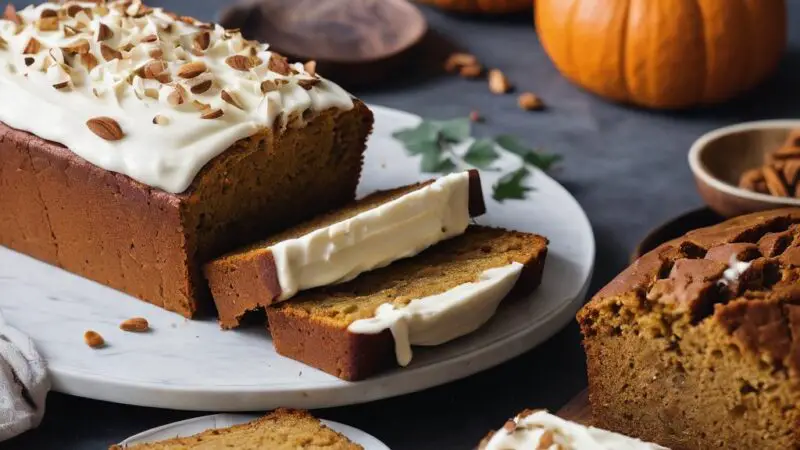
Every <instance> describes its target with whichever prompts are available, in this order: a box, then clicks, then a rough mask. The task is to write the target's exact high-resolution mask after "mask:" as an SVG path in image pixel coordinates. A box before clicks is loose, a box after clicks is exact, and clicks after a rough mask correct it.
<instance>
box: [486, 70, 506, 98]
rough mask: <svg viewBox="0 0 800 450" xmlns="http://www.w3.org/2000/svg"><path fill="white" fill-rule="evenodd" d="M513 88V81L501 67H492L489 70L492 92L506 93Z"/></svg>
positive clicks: (490, 89)
mask: <svg viewBox="0 0 800 450" xmlns="http://www.w3.org/2000/svg"><path fill="white" fill-rule="evenodd" d="M510 90H511V83H510V82H509V81H508V78H506V75H505V74H504V73H503V72H501V71H500V70H499V69H492V70H490V71H489V91H491V92H492V94H498V95H500V94H505V93H507V92H508V91H510Z"/></svg>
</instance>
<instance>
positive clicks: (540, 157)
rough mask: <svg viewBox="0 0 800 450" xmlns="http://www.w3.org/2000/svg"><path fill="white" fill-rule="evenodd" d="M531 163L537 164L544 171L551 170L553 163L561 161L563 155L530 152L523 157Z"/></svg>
mask: <svg viewBox="0 0 800 450" xmlns="http://www.w3.org/2000/svg"><path fill="white" fill-rule="evenodd" d="M522 159H524V160H525V162H527V163H528V164H530V165H533V166H536V167H538V168H540V169H542V170H544V171H547V170H550V168H551V167H553V164H555V163H557V162H559V161H561V155H551V154H547V153H537V152H534V151H531V152H528V153H526V154H525V156H523V157H522Z"/></svg>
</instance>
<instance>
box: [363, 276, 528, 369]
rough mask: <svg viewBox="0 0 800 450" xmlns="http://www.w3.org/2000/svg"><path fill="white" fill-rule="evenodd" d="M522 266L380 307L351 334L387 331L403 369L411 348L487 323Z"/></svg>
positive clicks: (458, 335) (466, 332) (514, 282)
mask: <svg viewBox="0 0 800 450" xmlns="http://www.w3.org/2000/svg"><path fill="white" fill-rule="evenodd" d="M523 267H524V266H523V265H522V264H520V263H517V262H514V263H511V264H509V265H506V266H503V267H496V268H492V269H489V270H486V271H484V272H483V273H481V274H480V276H479V277H478V279H477V280H476V281H474V282H471V283H464V284H461V285H459V286H456V287H454V288H452V289H450V290H447V291H445V292H442V293H440V294H436V295H431V296H429V297H424V298H418V299H414V300H411V301H410V302H409V303H408V304H407V305H405V306H402V307H396V306H395V305H394V304H393V303H384V304H382V305H380V306H379V307H378V308H377V310H376V311H375V316H374V317H372V318H369V319H361V320H356V321H355V322H353V323H352V324H350V326H349V327H348V328H347V329H348V330H349V331H350V332H351V333H362V334H377V333H380V332H382V331H384V330H390V331H391V333H392V336H393V337H394V342H395V354H396V356H397V363H398V364H400V365H401V366H407V365H408V364H409V363H410V362H411V358H412V356H413V353H412V350H411V346H412V345H423V346H433V345H439V344H443V343H445V342H448V341H451V340H453V339H455V338H458V337H461V336H464V335H467V334H469V333H472V332H473V331H475V330H477V329H478V328H480V327H481V325H483V324H485V323H486V322H488V321H489V319H490V318H491V317H492V316H493V315H494V313H495V311H497V306H498V305H499V304H500V302H501V301H502V300H503V298H505V297H506V296H507V295H508V293H509V292H511V289H512V288H513V287H514V285H515V284H516V282H517V280H518V279H519V275H520V273H521V272H522V268H523Z"/></svg>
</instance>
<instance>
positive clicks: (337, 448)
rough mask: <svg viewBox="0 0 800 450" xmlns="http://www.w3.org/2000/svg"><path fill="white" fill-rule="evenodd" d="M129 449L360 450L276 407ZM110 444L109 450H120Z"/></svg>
mask: <svg viewBox="0 0 800 450" xmlns="http://www.w3.org/2000/svg"><path fill="white" fill-rule="evenodd" d="M125 448H126V449H130V450H188V449H192V450H222V449H236V450H364V447H362V446H360V445H358V444H355V443H353V442H351V441H350V440H349V439H347V438H346V437H344V436H343V435H341V434H339V433H337V432H335V431H333V430H331V429H330V428H328V427H326V426H325V425H324V424H322V423H321V422H320V421H319V420H317V419H315V418H314V417H313V416H311V414H309V413H308V412H306V411H299V410H291V409H277V410H275V411H273V412H272V413H270V414H268V415H266V416H264V417H262V418H260V419H258V420H254V421H252V422H248V423H245V424H242V425H235V426H232V427H229V428H220V429H214V430H208V431H204V432H202V433H200V434H196V435H194V436H190V437H182V438H181V437H179V438H174V439H168V440H166V441H160V442H154V443H151V444H140V445H134V446H131V447H125ZM122 449H123V447H120V446H118V445H114V446H112V447H111V448H110V450H122Z"/></svg>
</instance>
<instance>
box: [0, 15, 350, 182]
mask: <svg viewBox="0 0 800 450" xmlns="http://www.w3.org/2000/svg"><path fill="white" fill-rule="evenodd" d="M0 98H2V99H3V102H2V105H0V121H2V122H4V123H5V124H7V125H8V126H11V127H14V128H17V129H20V130H25V131H28V132H30V133H33V134H35V135H38V136H39V137H42V138H44V139H47V140H50V141H54V142H58V143H60V144H63V145H64V146H66V147H68V148H69V149H70V150H71V151H72V152H74V153H76V154H77V155H79V156H81V157H82V158H84V159H86V160H87V161H89V162H90V163H92V164H94V165H97V166H99V167H101V168H103V169H106V170H110V171H114V172H118V173H122V174H124V175H127V176H129V177H131V178H133V179H135V180H137V181H139V182H141V183H144V184H146V185H149V186H152V187H156V188H160V189H163V190H165V191H168V192H172V193H179V192H183V191H184V190H186V189H187V188H188V187H189V185H190V184H191V182H192V181H193V180H194V178H195V176H196V175H197V173H198V172H199V171H200V169H201V168H202V167H203V166H204V165H205V164H206V163H208V162H209V161H210V160H211V159H213V158H214V157H215V156H217V155H219V154H220V153H222V152H223V151H225V150H226V149H228V148H229V147H230V146H231V145H233V144H234V143H235V142H236V141H238V140H240V139H243V138H247V137H249V136H252V135H254V134H256V133H257V132H259V131H260V130H263V129H265V128H269V127H271V126H272V124H273V122H274V120H275V119H276V118H277V117H288V116H290V115H291V116H292V118H293V120H301V121H302V120H303V116H304V114H303V113H304V112H307V111H310V112H318V111H322V110H325V109H328V108H339V109H349V108H352V107H353V100H352V97H351V96H350V95H349V94H348V93H347V92H345V91H344V90H343V89H342V88H340V87H339V86H337V85H336V84H334V83H331V82H330V81H327V80H324V79H322V78H320V77H318V76H317V75H316V74H313V73H309V72H308V71H306V70H305V69H304V67H303V65H302V64H289V63H287V62H286V61H285V59H283V58H282V57H281V56H280V55H277V54H275V53H273V52H270V51H269V49H268V46H267V45H266V44H259V43H256V42H252V41H248V40H245V39H244V38H242V36H241V35H240V34H239V33H238V32H237V31H226V30H225V29H223V28H222V27H220V26H218V25H208V24H203V23H199V22H196V21H194V20H193V19H190V18H178V17H177V16H174V15H172V14H169V13H166V12H164V11H163V10H162V9H161V8H147V7H145V6H143V5H142V4H141V3H140V2H139V1H138V0H137V1H133V2H131V1H112V2H109V3H108V4H103V3H102V2H100V3H97V2H67V3H66V4H64V5H58V4H54V3H44V4H42V5H39V6H29V7H27V8H25V9H23V10H21V11H19V12H17V13H14V12H13V10H11V11H7V13H6V19H5V20H0ZM98 117H99V118H109V119H111V120H113V121H114V123H116V124H117V125H118V127H119V128H118V129H119V130H120V131H121V135H120V136H116V137H118V138H119V139H116V140H113V139H109V137H108V136H105V137H104V136H101V135H100V134H97V132H93V131H92V130H91V129H90V128H89V127H88V126H87V122H88V121H90V120H91V119H95V118H98ZM284 123H285V122H284ZM101 131H102V130H101ZM112 131H113V130H112Z"/></svg>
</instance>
